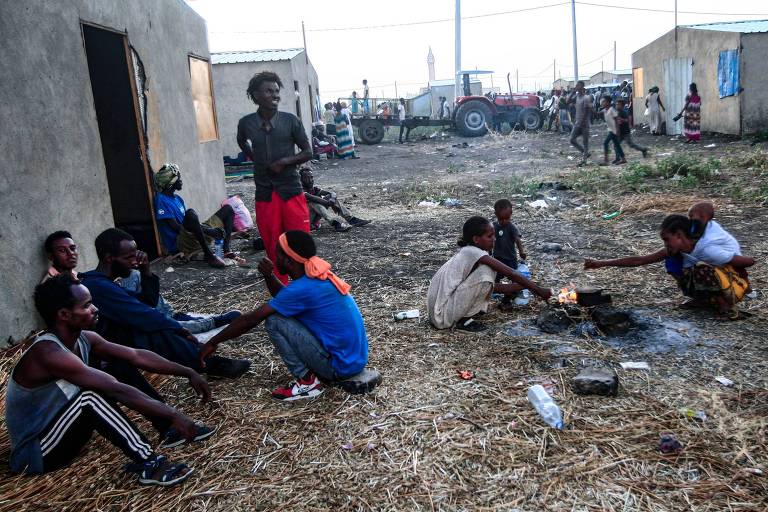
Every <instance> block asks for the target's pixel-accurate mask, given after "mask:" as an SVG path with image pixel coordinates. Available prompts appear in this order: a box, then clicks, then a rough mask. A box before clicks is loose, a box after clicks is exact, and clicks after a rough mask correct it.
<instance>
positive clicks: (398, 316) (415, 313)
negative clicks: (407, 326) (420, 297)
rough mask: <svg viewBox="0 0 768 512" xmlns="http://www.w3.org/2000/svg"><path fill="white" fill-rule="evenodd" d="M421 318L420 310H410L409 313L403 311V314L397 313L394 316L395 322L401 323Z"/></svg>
mask: <svg viewBox="0 0 768 512" xmlns="http://www.w3.org/2000/svg"><path fill="white" fill-rule="evenodd" d="M419 316H421V315H420V314H419V310H418V309H409V310H407V311H401V312H399V313H396V314H395V315H394V317H395V322H400V321H402V320H406V319H408V318H419Z"/></svg>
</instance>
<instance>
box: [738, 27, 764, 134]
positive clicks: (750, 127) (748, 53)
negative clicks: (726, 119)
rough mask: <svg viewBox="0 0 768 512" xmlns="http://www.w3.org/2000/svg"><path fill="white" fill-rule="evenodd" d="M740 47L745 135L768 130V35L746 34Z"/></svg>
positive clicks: (742, 37) (742, 110)
mask: <svg viewBox="0 0 768 512" xmlns="http://www.w3.org/2000/svg"><path fill="white" fill-rule="evenodd" d="M741 44H742V47H743V48H744V50H743V51H742V52H741V59H742V62H741V87H742V88H743V89H744V92H742V94H741V112H742V130H743V133H745V134H746V133H755V132H758V131H761V130H767V129H768V96H767V95H766V93H765V87H764V84H765V80H766V78H765V77H766V76H768V58H766V57H768V34H743V35H742V36H741Z"/></svg>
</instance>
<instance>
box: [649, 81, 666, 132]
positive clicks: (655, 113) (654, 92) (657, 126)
mask: <svg viewBox="0 0 768 512" xmlns="http://www.w3.org/2000/svg"><path fill="white" fill-rule="evenodd" d="M645 107H646V108H647V109H648V124H649V125H650V127H651V134H652V135H661V125H662V122H663V121H662V117H661V111H662V110H666V108H664V104H663V103H662V102H661V98H660V97H659V88H658V87H657V86H655V85H654V86H653V87H651V88H650V89H649V90H648V96H646V97H645Z"/></svg>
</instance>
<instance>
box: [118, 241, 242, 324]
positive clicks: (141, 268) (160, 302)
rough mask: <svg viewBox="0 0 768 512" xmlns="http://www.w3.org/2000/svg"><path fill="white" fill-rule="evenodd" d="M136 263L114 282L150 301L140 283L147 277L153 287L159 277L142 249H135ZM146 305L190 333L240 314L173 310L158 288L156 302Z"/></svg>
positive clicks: (229, 320)
mask: <svg viewBox="0 0 768 512" xmlns="http://www.w3.org/2000/svg"><path fill="white" fill-rule="evenodd" d="M136 263H137V265H138V270H137V269H132V270H131V273H130V275H129V276H128V277H126V278H125V279H122V278H118V279H117V280H116V281H115V282H116V283H117V284H118V285H119V286H120V287H121V288H122V289H124V290H126V291H128V292H129V293H131V294H132V295H135V296H136V297H137V298H138V299H139V300H142V299H145V300H150V301H151V300H153V299H154V296H151V297H147V296H145V295H143V294H142V290H143V287H142V285H141V284H142V282H144V280H145V279H149V280H152V281H153V282H152V283H151V284H150V285H149V286H151V287H153V288H154V286H155V283H154V281H155V280H158V281H159V277H157V276H156V275H155V274H153V273H152V270H151V269H150V266H149V258H148V257H147V253H145V252H144V251H136ZM158 286H159V285H158ZM147 305H148V306H150V307H153V308H155V309H157V310H158V311H159V312H161V313H162V314H164V315H165V316H166V317H167V318H170V319H173V320H176V321H178V322H179V324H181V326H182V327H183V328H184V329H186V330H188V331H189V332H191V333H192V334H200V333H203V332H208V331H211V330H213V329H217V328H219V327H222V326H225V325H227V324H229V323H230V322H232V320H234V319H235V318H237V317H238V316H240V315H241V314H242V313H241V312H240V311H238V310H236V309H235V310H232V311H227V312H226V313H222V314H220V315H212V316H208V317H201V316H192V315H190V314H189V313H182V312H178V311H174V309H173V306H171V305H170V304H169V303H168V302H167V301H166V300H165V299H164V298H163V295H162V294H161V293H160V292H159V290H158V294H157V302H156V303H152V302H149V303H147Z"/></svg>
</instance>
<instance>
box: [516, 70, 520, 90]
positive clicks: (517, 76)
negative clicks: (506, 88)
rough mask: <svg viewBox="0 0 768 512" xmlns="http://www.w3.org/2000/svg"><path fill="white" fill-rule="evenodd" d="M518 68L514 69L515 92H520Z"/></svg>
mask: <svg viewBox="0 0 768 512" xmlns="http://www.w3.org/2000/svg"><path fill="white" fill-rule="evenodd" d="M519 71H520V70H518V69H516V70H515V92H520V73H519Z"/></svg>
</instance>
